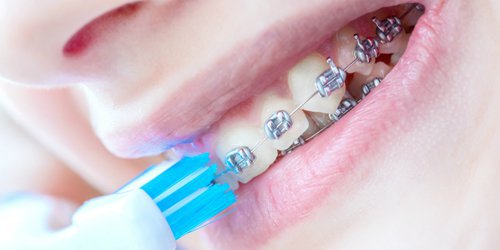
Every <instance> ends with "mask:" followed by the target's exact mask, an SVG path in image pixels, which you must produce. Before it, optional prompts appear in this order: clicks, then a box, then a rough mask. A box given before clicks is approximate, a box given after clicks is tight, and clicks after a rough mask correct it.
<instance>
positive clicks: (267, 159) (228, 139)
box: [215, 122, 278, 183]
mask: <svg viewBox="0 0 500 250" xmlns="http://www.w3.org/2000/svg"><path fill="white" fill-rule="evenodd" d="M262 138H263V137H262V133H260V131H259V129H258V128H256V127H251V126H249V125H247V124H245V123H243V122H232V123H228V124H225V125H224V127H223V128H221V129H220V131H219V133H218V134H217V138H216V139H215V151H216V154H217V157H218V158H219V159H220V161H221V162H224V161H225V158H226V154H227V153H228V152H230V151H231V150H233V149H235V148H237V147H242V146H247V147H249V148H252V147H253V146H255V145H257V144H258V143H259V142H261V140H262ZM253 153H254V155H255V162H254V163H253V165H252V166H251V167H249V168H247V169H245V170H243V171H242V172H241V173H239V174H236V175H235V176H236V178H237V179H238V181H240V182H243V183H247V182H249V181H250V180H251V179H253V178H254V177H256V176H258V175H260V174H261V173H263V172H264V171H266V170H267V168H269V166H270V165H271V164H272V163H273V162H274V161H275V160H276V157H277V156H278V152H277V151H276V149H274V148H273V146H272V144H271V142H269V141H266V142H264V143H262V144H261V145H260V146H259V147H258V148H257V149H256V150H255V152H253Z"/></svg>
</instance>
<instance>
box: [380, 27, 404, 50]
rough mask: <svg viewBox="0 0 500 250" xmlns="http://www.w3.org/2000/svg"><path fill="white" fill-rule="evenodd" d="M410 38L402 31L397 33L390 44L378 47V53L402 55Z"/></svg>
mask: <svg viewBox="0 0 500 250" xmlns="http://www.w3.org/2000/svg"><path fill="white" fill-rule="evenodd" d="M409 37H410V35H409V34H407V33H406V32H405V31H404V30H403V31H401V33H399V35H398V36H397V37H396V38H394V40H393V41H392V42H390V43H385V44H382V45H381V46H380V53H382V54H395V53H401V54H402V53H403V52H404V51H405V49H406V45H407V44H408V38H409Z"/></svg>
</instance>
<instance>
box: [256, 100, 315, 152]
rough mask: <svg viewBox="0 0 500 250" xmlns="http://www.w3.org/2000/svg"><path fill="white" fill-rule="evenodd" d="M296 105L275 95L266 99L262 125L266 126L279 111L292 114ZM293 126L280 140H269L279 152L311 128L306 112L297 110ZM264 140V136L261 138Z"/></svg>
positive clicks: (293, 117)
mask: <svg viewBox="0 0 500 250" xmlns="http://www.w3.org/2000/svg"><path fill="white" fill-rule="evenodd" d="M295 107H296V105H295V104H294V103H293V101H292V100H290V99H285V98H282V97H279V96H277V95H274V94H270V95H268V96H267V97H265V100H264V102H263V105H262V111H261V124H266V122H267V120H268V119H269V117H271V116H272V115H273V114H275V113H276V111H278V110H284V111H288V112H291V111H292V110H293V109H294V108H295ZM292 121H293V125H292V126H291V127H290V129H288V131H286V132H285V133H284V134H283V135H282V136H281V137H279V138H278V139H273V140H271V139H270V140H268V141H270V142H271V144H272V145H273V147H274V148H275V149H278V150H285V149H287V148H288V147H290V145H292V144H293V142H294V141H295V140H296V139H297V138H298V137H299V136H301V135H302V134H303V133H304V132H305V131H306V130H307V128H308V127H309V122H308V120H307V118H306V115H305V114H304V111H302V110H297V112H295V114H293V116H292ZM259 138H262V135H261V136H260V137H259Z"/></svg>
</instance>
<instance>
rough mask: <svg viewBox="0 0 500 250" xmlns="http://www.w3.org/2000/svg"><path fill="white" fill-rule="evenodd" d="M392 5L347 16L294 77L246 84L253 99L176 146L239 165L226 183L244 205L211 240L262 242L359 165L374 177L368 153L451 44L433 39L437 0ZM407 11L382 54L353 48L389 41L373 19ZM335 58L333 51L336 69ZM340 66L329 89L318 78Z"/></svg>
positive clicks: (406, 111)
mask: <svg viewBox="0 0 500 250" xmlns="http://www.w3.org/2000/svg"><path fill="white" fill-rule="evenodd" d="M387 6H389V5H388V4H387V3H383V5H381V6H376V5H374V6H365V7H366V8H361V9H365V10H368V11H365V12H364V13H365V14H363V15H361V16H360V17H359V18H357V19H355V20H351V21H346V22H344V24H345V26H344V27H343V28H340V27H339V29H338V30H337V32H336V33H335V34H334V35H329V37H330V38H329V39H325V40H324V41H326V42H324V43H321V44H319V45H318V44H315V45H314V46H313V48H315V49H314V50H313V52H311V51H310V50H309V51H308V54H306V55H305V56H304V54H303V53H298V54H297V55H301V56H300V57H301V59H299V60H298V62H296V63H295V65H292V66H288V72H287V74H286V77H275V78H274V79H277V80H276V81H275V84H271V85H266V86H265V87H263V89H262V90H261V89H260V88H257V89H258V90H254V89H252V90H247V91H250V93H252V95H251V96H249V97H247V96H246V95H240V96H245V97H244V98H245V101H244V102H242V103H240V104H238V105H237V106H235V107H232V108H231V109H230V110H228V111H227V112H226V113H225V114H224V116H222V118H221V119H219V120H218V121H217V122H216V123H214V124H213V125H212V126H211V127H210V129H209V131H208V132H206V133H204V134H202V135H201V136H198V137H197V139H196V140H195V142H194V143H191V145H190V146H188V147H186V146H182V145H181V146H177V147H175V148H174V150H176V151H179V152H180V153H181V154H190V153H193V152H197V150H201V151H209V152H212V153H213V155H216V156H217V159H216V161H218V162H219V163H221V164H220V165H221V166H225V167H226V169H227V168H229V169H230V170H232V171H230V174H228V175H225V176H224V178H222V179H221V181H222V182H229V183H231V184H232V187H233V188H234V189H238V190H237V194H238V196H239V199H238V203H237V205H236V211H237V212H236V213H233V214H230V215H228V216H227V218H225V219H224V220H221V221H220V222H218V223H216V224H215V225H214V226H213V227H210V228H209V229H208V233H209V234H210V239H211V241H213V242H224V243H223V244H224V245H223V246H217V247H221V248H222V247H228V246H229V248H233V247H238V248H240V249H242V248H245V247H247V248H254V247H256V246H258V245H259V244H265V243H266V241H267V240H269V239H271V238H272V237H274V236H275V235H277V234H278V233H279V232H281V231H282V230H283V229H285V228H287V227H290V226H291V225H293V224H294V223H297V222H298V221H300V218H303V217H307V216H305V215H307V214H310V213H311V212H312V211H313V210H314V209H315V208H317V207H318V206H319V205H320V204H321V201H322V200H324V197H325V196H327V195H331V194H332V192H334V190H336V189H338V188H340V186H341V185H342V183H343V181H344V180H345V179H346V178H348V176H349V175H352V174H353V172H354V171H357V172H358V174H359V171H361V172H363V173H362V174H360V175H362V176H363V175H368V174H369V173H370V169H363V170H359V169H356V166H357V163H358V160H359V158H360V157H359V154H362V153H363V152H370V151H374V150H376V149H375V147H376V145H377V144H378V143H379V141H380V140H382V136H381V135H383V134H386V133H387V132H388V130H390V129H391V127H392V126H393V125H395V124H400V122H401V121H402V120H403V121H404V120H405V117H408V116H411V114H412V112H415V110H419V109H420V107H421V106H423V104H422V103H419V101H418V99H419V98H416V96H418V95H419V94H424V92H425V91H427V89H428V88H430V86H429V84H426V82H430V81H428V79H429V75H428V74H425V72H430V71H431V70H432V68H433V67H435V66H437V63H436V62H435V60H434V58H433V56H432V55H433V53H437V52H438V51H440V50H442V48H441V47H440V45H439V43H438V42H436V41H435V40H434V39H435V38H436V37H437V34H436V30H437V27H435V26H434V25H435V23H436V20H439V16H438V11H439V9H438V8H437V7H436V8H432V5H430V4H429V5H428V6H427V8H426V10H425V15H423V14H424V7H423V5H417V4H399V5H394V6H393V7H387ZM416 6H417V8H415V7H416ZM434 6H436V5H434ZM377 9H378V10H377ZM358 10H359V9H358ZM373 10H376V11H373ZM366 13H367V14H366ZM401 15H407V16H405V17H404V18H402V19H401V21H402V23H403V24H402V27H403V31H402V32H401V33H399V34H398V35H397V36H396V38H394V40H392V39H391V41H390V42H387V41H386V42H385V43H383V42H382V43H383V44H380V47H379V48H380V51H379V52H380V54H379V55H376V56H374V57H373V58H372V59H371V60H370V59H366V58H362V57H363V55H359V56H358V57H356V56H353V48H354V47H355V46H356V40H355V39H353V34H354V33H357V34H359V37H358V38H357V39H359V40H360V42H358V44H359V45H358V46H362V44H363V42H366V40H363V39H366V38H374V37H375V39H378V41H381V40H382V38H381V37H378V36H377V35H376V34H375V28H376V27H377V26H379V25H380V23H379V24H377V26H376V25H375V24H374V23H373V20H372V17H377V18H379V19H380V20H383V19H384V18H390V17H400V16H401ZM355 16H356V15H355ZM357 16H359V15H357ZM431 19H433V21H432V22H431V21H430V20H431ZM417 21H418V22H417ZM357 48H358V47H357ZM327 56H331V57H332V59H333V62H331V61H330V62H329V63H330V70H329V69H328V67H329V65H328V63H327V61H328V60H327V59H326V57H327ZM365 56H366V54H365ZM362 60H367V61H370V62H364V63H363V62H361V61H362ZM332 63H333V64H332ZM335 67H338V68H335ZM346 68H348V69H346ZM334 69H337V70H339V69H340V71H342V70H343V69H345V70H346V73H347V74H346V76H345V79H344V81H343V84H341V85H338V86H336V87H335V88H333V90H332V92H331V93H326V94H325V93H321V90H320V87H315V80H317V79H318V78H319V77H320V76H321V75H323V76H325V72H329V73H330V74H331V73H332V71H334ZM340 78H341V79H342V77H340ZM323 91H324V90H323ZM327 92H328V91H327ZM257 93H258V94H257ZM311 93H312V95H311ZM280 112H284V114H283V113H280ZM263 124H264V125H263ZM269 124H271V125H269ZM269 126H271V127H272V128H269ZM273 126H274V127H273ZM403 127H404V126H403ZM273 129H274V130H273ZM270 131H271V132H270ZM273 131H274V132H275V133H274V135H273V133H272V132H273ZM360 131H362V132H360ZM276 133H277V134H278V135H276ZM193 145H195V146H194V147H193ZM221 171H224V170H222V169H221ZM228 176H230V177H228ZM242 183H243V185H241V184H242ZM271 218H272V219H271ZM227 235H238V237H227Z"/></svg>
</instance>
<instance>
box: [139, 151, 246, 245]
mask: <svg viewBox="0 0 500 250" xmlns="http://www.w3.org/2000/svg"><path fill="white" fill-rule="evenodd" d="M209 161H210V159H209V155H208V153H206V154H201V155H198V156H194V157H185V158H183V159H182V160H180V161H179V162H177V163H176V164H174V165H173V166H171V167H170V168H168V169H166V170H165V171H163V172H162V173H160V174H159V175H157V176H156V177H155V178H153V179H151V180H150V181H149V182H147V183H146V184H144V185H143V186H142V187H141V189H143V190H144V191H145V192H146V193H147V194H148V195H149V196H150V197H151V198H152V199H153V200H154V202H155V203H156V205H157V206H158V207H159V208H160V210H161V211H162V213H163V216H164V217H165V219H166V220H167V222H168V224H169V225H170V228H171V229H172V232H173V234H174V237H175V239H179V238H181V237H182V236H184V235H185V234H187V233H189V232H191V231H193V230H195V229H197V228H198V227H199V226H200V225H202V224H203V223H206V222H207V221H209V220H210V219H212V218H213V217H215V216H216V215H218V214H219V213H221V212H222V211H224V210H225V209H226V208H228V207H229V206H231V205H232V204H234V203H235V202H236V195H235V194H234V193H233V191H231V190H230V188H229V185H227V184H218V183H215V182H214V180H215V178H216V171H217V166H216V165H209Z"/></svg>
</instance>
